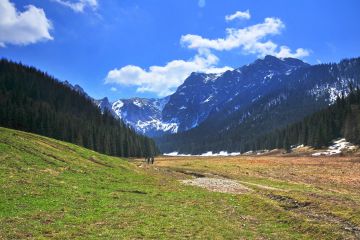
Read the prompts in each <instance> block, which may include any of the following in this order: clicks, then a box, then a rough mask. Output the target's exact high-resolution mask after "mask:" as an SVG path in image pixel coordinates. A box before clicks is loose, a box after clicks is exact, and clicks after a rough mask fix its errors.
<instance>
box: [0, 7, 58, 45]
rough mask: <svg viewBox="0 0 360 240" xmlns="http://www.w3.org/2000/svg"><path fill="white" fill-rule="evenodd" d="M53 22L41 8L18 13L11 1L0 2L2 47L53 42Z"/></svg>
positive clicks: (26, 9) (0, 38)
mask: <svg viewBox="0 0 360 240" xmlns="http://www.w3.org/2000/svg"><path fill="white" fill-rule="evenodd" d="M50 29H52V25H51V21H50V20H48V19H47V18H46V15H45V12H44V10H43V9H41V8H37V7H35V6H33V5H28V6H26V7H25V11H23V12H18V11H17V10H16V8H15V5H14V4H13V3H11V2H10V1H9V0H0V46H2V47H4V46H5V45H6V44H15V45H27V44H31V43H36V42H38V41H42V40H52V39H53V37H52V36H51V35H50V33H49V31H50Z"/></svg>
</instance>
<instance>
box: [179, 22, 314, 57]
mask: <svg viewBox="0 0 360 240" xmlns="http://www.w3.org/2000/svg"><path fill="white" fill-rule="evenodd" d="M284 28H285V24H284V23H283V22H282V21H281V20H280V19H278V18H265V20H264V22H263V23H259V24H255V25H252V26H249V27H245V28H240V29H235V28H227V29H226V37H225V38H218V39H207V38H204V37H202V36H199V35H193V34H187V35H183V36H182V37H181V43H182V44H183V45H184V46H186V47H188V48H190V49H214V50H217V51H229V50H233V49H235V48H241V49H242V51H243V53H245V54H256V55H257V56H259V57H262V56H265V55H274V56H277V57H298V58H301V57H305V56H308V55H309V51H308V50H306V49H303V48H298V49H297V50H296V51H295V52H292V51H291V49H290V48H289V47H287V46H280V47H279V46H278V45H277V44H276V43H274V42H273V41H271V40H268V38H269V37H270V36H273V35H278V34H280V33H281V30H282V29H284Z"/></svg>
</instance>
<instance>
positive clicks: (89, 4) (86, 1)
mask: <svg viewBox="0 0 360 240" xmlns="http://www.w3.org/2000/svg"><path fill="white" fill-rule="evenodd" d="M53 1H55V2H57V3H60V4H61V5H63V6H66V7H68V8H71V9H72V10H73V11H75V12H84V10H85V8H90V9H92V10H96V9H97V7H98V2H97V0H78V1H77V2H71V1H67V0H53Z"/></svg>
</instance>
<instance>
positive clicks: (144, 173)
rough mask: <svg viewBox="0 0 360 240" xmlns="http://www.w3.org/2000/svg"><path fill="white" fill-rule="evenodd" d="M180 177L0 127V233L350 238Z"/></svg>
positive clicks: (253, 198) (256, 197) (254, 198)
mask: <svg viewBox="0 0 360 240" xmlns="http://www.w3.org/2000/svg"><path fill="white" fill-rule="evenodd" d="M176 178H177V177H175V176H174V175H172V174H169V173H167V174H166V173H165V172H164V171H162V170H161V169H157V168H138V167H137V166H135V165H134V164H131V163H128V162H126V161H125V160H122V159H119V158H115V157H109V156H105V155H102V154H99V153H96V152H93V151H90V150H87V149H84V148H81V147H78V146H76V145H73V144H69V143H64V142H60V141H56V140H53V139H49V138H45V137H41V136H38V135H34V134H29V133H24V132H19V131H15V130H9V129H5V128H0V239H2V238H3V239H24V238H29V239H32V238H33V239H41V238H54V239H69V238H70V239H73V238H79V239H99V238H104V239H119V238H125V239H129V238H130V239H134V238H140V239H141V238H154V239H169V238H172V239H183V238H191V239H196V238H198V239H204V238H205V239H209V238H211V239H238V238H241V239H243V238H246V239H259V238H265V239H279V238H281V239H296V238H297V239H315V238H322V239H324V238H325V239H326V238H328V239H332V238H334V237H346V236H347V237H349V236H350V237H351V235H346V232H345V233H344V232H337V229H336V228H333V226H332V225H324V224H318V223H316V222H309V221H307V220H306V219H304V218H302V217H301V216H300V217H299V216H297V215H296V214H294V213H293V212H290V211H284V210H283V209H282V208H281V207H280V206H279V205H278V203H277V202H275V201H273V200H271V199H268V198H266V197H263V195H261V194H257V193H256V192H255V193H250V194H244V195H231V194H223V193H214V192H208V191H206V190H202V189H200V188H196V187H189V186H183V185H181V184H180V183H179V182H178V181H177V180H176ZM344 234H345V235H344Z"/></svg>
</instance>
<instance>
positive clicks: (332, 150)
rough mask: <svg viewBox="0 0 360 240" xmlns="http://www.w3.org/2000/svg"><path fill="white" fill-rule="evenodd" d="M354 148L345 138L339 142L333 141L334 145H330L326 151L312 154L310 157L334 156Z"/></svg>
mask: <svg viewBox="0 0 360 240" xmlns="http://www.w3.org/2000/svg"><path fill="white" fill-rule="evenodd" d="M355 148H356V146H354V145H353V144H351V143H349V142H347V141H346V140H345V138H341V139H339V140H336V141H334V144H333V145H331V146H330V147H329V148H328V150H326V151H323V152H317V153H313V154H312V156H322V155H325V156H329V155H335V154H340V153H341V152H342V151H343V150H354V149H355Z"/></svg>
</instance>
